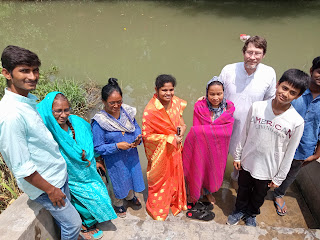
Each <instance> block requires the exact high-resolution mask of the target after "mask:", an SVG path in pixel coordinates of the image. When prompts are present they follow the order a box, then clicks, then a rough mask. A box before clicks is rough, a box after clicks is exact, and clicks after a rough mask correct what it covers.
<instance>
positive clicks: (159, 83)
mask: <svg viewBox="0 0 320 240" xmlns="http://www.w3.org/2000/svg"><path fill="white" fill-rule="evenodd" d="M166 83H172V86H173V87H175V86H176V84H177V81H176V79H175V78H174V77H173V76H171V75H169V74H161V75H159V76H158V77H157V78H156V82H155V85H156V89H159V88H162V87H163V86H164V84H166Z"/></svg>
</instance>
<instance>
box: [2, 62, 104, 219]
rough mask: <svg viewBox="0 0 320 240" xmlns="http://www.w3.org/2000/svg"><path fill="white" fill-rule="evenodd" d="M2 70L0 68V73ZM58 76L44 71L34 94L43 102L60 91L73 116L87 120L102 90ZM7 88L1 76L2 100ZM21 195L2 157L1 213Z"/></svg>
mask: <svg viewBox="0 0 320 240" xmlns="http://www.w3.org/2000/svg"><path fill="white" fill-rule="evenodd" d="M0 65H1V62H0ZM1 70H2V68H1V67H0V72H1ZM57 74H58V70H57V68H56V67H51V68H50V69H48V70H45V71H42V72H41V73H40V77H39V82H38V85H37V89H36V90H35V91H33V92H32V94H34V95H36V96H37V97H38V98H39V101H41V100H42V99H43V98H44V97H45V96H46V94H47V93H49V92H52V91H60V92H62V93H63V94H64V95H66V96H67V98H68V99H69V101H70V103H71V107H72V111H73V114H76V115H78V116H81V117H84V118H85V119H86V118H87V117H88V116H87V113H88V112H90V111H92V110H93V109H94V108H95V107H96V106H97V104H98V102H99V101H100V88H98V86H97V85H96V84H95V83H93V82H92V81H88V82H85V83H79V82H77V81H75V80H74V79H64V78H63V79H62V78H58V77H57ZM5 87H6V79H5V78H4V76H3V75H1V74H0V99H1V98H2V97H3V95H4V88H5ZM87 120H88V119H87ZM21 194H22V191H21V190H20V189H19V188H18V186H17V184H16V181H15V179H14V176H13V174H12V173H11V172H10V170H9V169H8V167H7V165H6V163H5V162H4V160H3V158H2V156H1V155H0V213H1V212H3V211H4V210H5V209H6V208H7V206H8V205H10V204H11V203H12V202H13V201H14V199H17V198H18V197H19V196H20V195H21Z"/></svg>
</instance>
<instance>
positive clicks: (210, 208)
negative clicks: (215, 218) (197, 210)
mask: <svg viewBox="0 0 320 240" xmlns="http://www.w3.org/2000/svg"><path fill="white" fill-rule="evenodd" d="M201 203H203V204H204V205H205V206H206V208H207V209H208V210H213V208H214V205H213V204H212V203H211V202H201Z"/></svg>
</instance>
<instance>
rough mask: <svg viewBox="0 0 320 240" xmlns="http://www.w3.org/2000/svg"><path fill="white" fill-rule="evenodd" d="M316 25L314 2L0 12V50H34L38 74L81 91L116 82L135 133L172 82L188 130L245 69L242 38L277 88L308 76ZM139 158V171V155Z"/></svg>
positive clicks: (76, 5) (12, 7)
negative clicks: (159, 82)
mask: <svg viewBox="0 0 320 240" xmlns="http://www.w3.org/2000/svg"><path fill="white" fill-rule="evenodd" d="M319 15H320V3H319V1H214V2H213V1H212V2H211V1H171V2H170V1H96V2H94V1H66V2H63V1H52V2H37V3H33V2H0V28H1V31H0V39H1V41H0V49H3V48H4V47H5V46H7V45H9V44H14V45H19V46H23V47H25V48H28V49H31V50H33V51H35V52H36V53H37V54H38V55H39V57H40V58H41V60H42V62H43V68H48V67H49V66H52V65H54V66H57V67H58V68H59V70H60V75H61V76H64V77H68V78H75V79H76V80H78V81H79V82H83V81H88V80H92V81H95V82H97V83H99V84H101V85H103V84H106V83H107V79H108V78H109V77H116V78H118V79H119V80H120V84H121V86H122V88H123V92H124V100H125V102H126V103H128V104H130V105H133V106H136V107H137V109H138V116H137V120H138V121H139V123H141V116H142V112H143V109H144V107H145V105H146V104H147V102H148V101H149V99H150V98H151V97H152V95H153V93H154V79H155V77H156V76H157V75H158V74H161V73H169V74H172V75H174V76H175V77H176V78H177V81H178V85H177V87H176V95H177V96H179V97H181V98H183V99H185V100H187V101H188V107H187V109H186V110H185V114H184V118H185V121H186V123H187V125H188V126H191V125H192V111H193V104H194V102H195V101H196V99H197V98H198V97H199V96H202V95H204V91H205V85H206V82H207V81H208V80H209V79H210V78H211V77H212V76H213V75H219V73H220V71H221V69H222V67H223V66H225V65H226V64H228V63H233V62H238V61H242V59H243V56H242V53H241V48H242V46H243V43H242V42H241V41H240V40H239V35H240V34H242V33H246V34H249V35H261V36H264V37H265V38H266V39H267V40H268V50H267V54H266V57H265V59H264V60H263V62H264V63H266V64H268V65H270V66H272V67H273V68H274V69H275V70H276V73H277V78H278V79H279V77H280V75H281V74H282V73H283V72H284V71H285V70H287V69H288V68H293V67H294V68H300V69H302V70H304V71H307V72H308V71H309V68H310V66H311V61H312V59H313V58H314V57H316V56H318V55H320V51H319V50H320V46H319V38H320V32H319V30H318V28H319V25H320V18H319ZM140 155H141V157H142V159H143V160H142V161H143V162H144V163H145V157H144V152H143V148H142V147H141V148H140ZM229 166H230V164H229Z"/></svg>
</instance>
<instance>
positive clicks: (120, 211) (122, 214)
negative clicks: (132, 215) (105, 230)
mask: <svg viewBox="0 0 320 240" xmlns="http://www.w3.org/2000/svg"><path fill="white" fill-rule="evenodd" d="M114 210H115V212H116V213H117V216H118V217H119V218H125V217H126V216H127V209H126V208H125V207H124V206H121V207H117V206H114Z"/></svg>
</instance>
